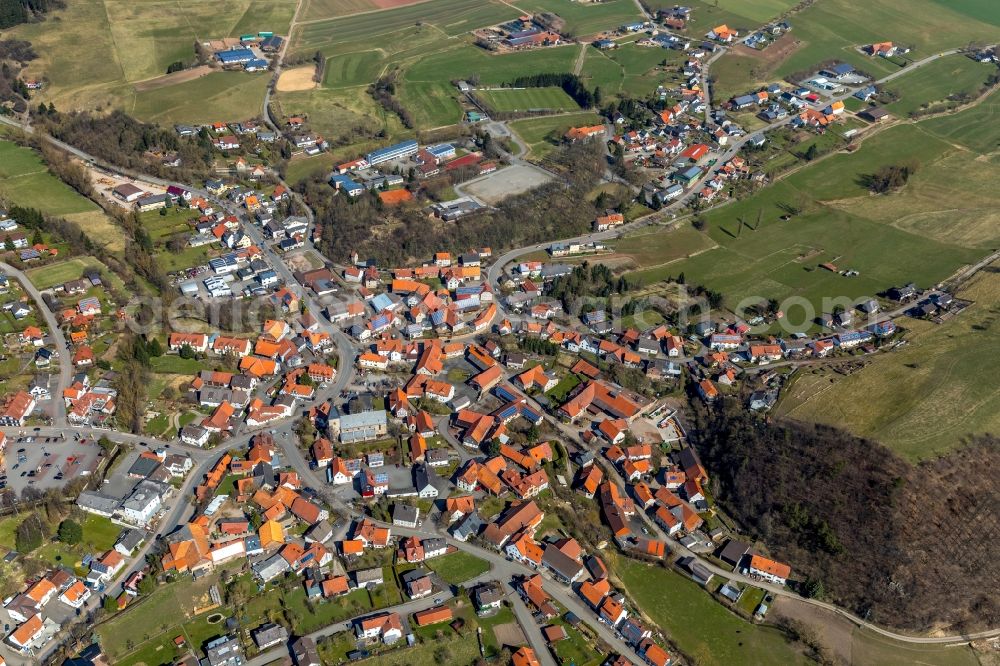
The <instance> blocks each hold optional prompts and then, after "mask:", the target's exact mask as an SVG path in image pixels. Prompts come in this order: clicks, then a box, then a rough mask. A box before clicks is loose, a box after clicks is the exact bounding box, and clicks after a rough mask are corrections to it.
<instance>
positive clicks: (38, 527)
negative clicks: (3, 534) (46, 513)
mask: <svg viewBox="0 0 1000 666" xmlns="http://www.w3.org/2000/svg"><path fill="white" fill-rule="evenodd" d="M44 539H45V526H44V525H43V524H42V519H41V517H39V515H38V514H37V513H34V512H33V513H31V515H29V516H28V517H27V518H26V519H25V520H24V521H23V522H22V523H21V524H20V525H18V526H17V533H16V535H15V546H16V547H17V550H18V552H21V553H30V552H31V551H33V550H35V549H36V548H38V547H39V546H41V545H42V541H43V540H44Z"/></svg>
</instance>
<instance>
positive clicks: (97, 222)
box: [0, 140, 125, 252]
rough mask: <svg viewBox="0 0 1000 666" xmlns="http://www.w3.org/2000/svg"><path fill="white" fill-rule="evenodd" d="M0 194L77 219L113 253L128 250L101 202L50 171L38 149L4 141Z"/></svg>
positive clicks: (0, 143) (0, 147) (0, 158)
mask: <svg viewBox="0 0 1000 666" xmlns="http://www.w3.org/2000/svg"><path fill="white" fill-rule="evenodd" d="M0 196H2V197H4V198H5V199H6V200H7V201H9V202H10V203H11V204H15V205H18V206H26V207H30V208H37V209H38V210H40V211H42V212H43V213H45V214H48V215H58V216H60V217H64V218H66V219H67V220H70V221H72V222H76V223H77V224H79V225H80V227H81V228H82V229H83V230H84V231H85V232H86V233H87V235H88V236H90V238H91V239H92V240H93V241H94V242H95V243H98V244H100V245H103V246H104V247H106V248H107V249H108V250H109V251H111V252H121V251H122V250H124V249H125V241H124V238H123V237H122V234H121V232H120V230H119V229H118V227H117V226H115V224H114V222H112V221H111V218H109V217H108V216H107V215H106V214H105V213H104V211H102V210H101V209H100V208H99V207H98V206H97V204H95V203H94V202H92V201H90V200H89V199H87V198H86V197H84V196H83V195H82V194H80V193H79V192H77V191H76V190H74V189H73V188H71V187H70V186H69V185H67V184H66V183H64V182H62V181H61V180H59V179H58V178H57V177H56V176H53V175H52V174H51V173H49V170H48V167H47V166H46V165H45V162H43V161H42V158H41V156H40V155H39V154H38V153H37V152H35V151H34V150H32V149H30V148H25V147H22V146H18V145H17V144H15V143H13V142H11V141H2V140H0Z"/></svg>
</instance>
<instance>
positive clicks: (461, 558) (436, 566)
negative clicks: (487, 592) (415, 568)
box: [426, 551, 490, 585]
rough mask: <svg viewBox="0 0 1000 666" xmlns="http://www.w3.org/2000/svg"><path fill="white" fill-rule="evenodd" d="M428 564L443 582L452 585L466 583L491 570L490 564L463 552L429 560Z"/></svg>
mask: <svg viewBox="0 0 1000 666" xmlns="http://www.w3.org/2000/svg"><path fill="white" fill-rule="evenodd" d="M426 564H427V567H428V568H429V569H431V570H432V571H435V572H436V573H437V574H438V575H439V576H441V578H442V580H444V581H445V582H446V583H450V584H452V585H458V584H459V583H464V582H465V581H467V580H470V579H472V578H476V577H477V576H481V575H483V574H484V573H486V572H487V571H489V570H490V564H489V562H487V561H486V560H481V559H479V558H478V557H476V556H475V555H470V554H469V553H466V552H463V551H456V552H454V553H448V554H447V555H442V556H441V557H435V558H433V559H430V560H427V562H426Z"/></svg>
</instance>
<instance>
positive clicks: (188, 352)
mask: <svg viewBox="0 0 1000 666" xmlns="http://www.w3.org/2000/svg"><path fill="white" fill-rule="evenodd" d="M179 354H180V357H181V358H197V357H198V354H197V353H196V352H195V351H194V349H193V348H192V347H191V345H184V346H183V347H181V350H180V352H179Z"/></svg>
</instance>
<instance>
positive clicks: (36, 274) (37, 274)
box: [25, 257, 108, 289]
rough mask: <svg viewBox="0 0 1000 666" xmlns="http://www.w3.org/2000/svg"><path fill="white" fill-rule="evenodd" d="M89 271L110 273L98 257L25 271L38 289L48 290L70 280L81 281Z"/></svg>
mask: <svg viewBox="0 0 1000 666" xmlns="http://www.w3.org/2000/svg"><path fill="white" fill-rule="evenodd" d="M89 269H97V270H102V271H104V272H105V273H107V272H108V268H107V266H105V265H104V264H103V263H101V261H100V260H99V259H97V257H74V258H72V259H67V260H66V261H59V262H56V263H52V264H48V265H46V266H39V267H38V268H31V269H28V270H27V271H25V275H27V276H28V279H29V280H31V284H33V285H35V287H36V288H38V289H48V288H50V287H54V286H56V285H57V284H62V283H64V282H68V281H69V280H76V279H79V278H80V277H81V276H82V275H83V272H84V271H85V270H89Z"/></svg>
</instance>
